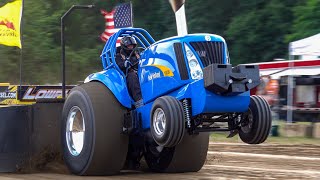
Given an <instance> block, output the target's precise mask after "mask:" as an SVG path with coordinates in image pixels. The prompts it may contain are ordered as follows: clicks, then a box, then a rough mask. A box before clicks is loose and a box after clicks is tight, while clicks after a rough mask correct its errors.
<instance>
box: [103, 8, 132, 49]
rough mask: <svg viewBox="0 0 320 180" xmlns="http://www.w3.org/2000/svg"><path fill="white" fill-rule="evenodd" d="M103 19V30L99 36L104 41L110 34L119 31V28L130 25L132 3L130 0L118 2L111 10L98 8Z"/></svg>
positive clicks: (118, 43)
mask: <svg viewBox="0 0 320 180" xmlns="http://www.w3.org/2000/svg"><path fill="white" fill-rule="evenodd" d="M100 12H101V14H102V15H103V16H104V19H105V23H106V24H105V25H106V27H105V31H104V32H103V33H102V34H101V36H100V38H101V40H102V41H104V42H106V41H107V40H108V39H109V38H110V36H111V35H113V34H114V33H116V32H117V31H119V29H121V28H125V27H132V26H133V23H132V5H131V2H129V3H123V4H119V5H118V6H116V7H114V8H113V9H112V11H111V12H107V11H105V10H102V9H101V10H100ZM119 45H120V40H119V39H118V40H117V46H119Z"/></svg>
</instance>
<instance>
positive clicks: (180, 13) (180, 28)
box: [169, 0, 188, 36]
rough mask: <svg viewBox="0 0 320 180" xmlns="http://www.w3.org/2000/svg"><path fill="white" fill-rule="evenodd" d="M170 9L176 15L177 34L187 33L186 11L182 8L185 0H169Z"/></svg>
mask: <svg viewBox="0 0 320 180" xmlns="http://www.w3.org/2000/svg"><path fill="white" fill-rule="evenodd" d="M169 2H170V4H171V7H172V10H173V12H174V13H175V16H176V25H177V32H178V36H183V35H187V34H188V28H187V21H186V13H185V8H184V3H185V0H169Z"/></svg>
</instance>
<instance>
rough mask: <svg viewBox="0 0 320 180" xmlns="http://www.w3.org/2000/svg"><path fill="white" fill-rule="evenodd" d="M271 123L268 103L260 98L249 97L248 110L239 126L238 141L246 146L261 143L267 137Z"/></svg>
mask: <svg viewBox="0 0 320 180" xmlns="http://www.w3.org/2000/svg"><path fill="white" fill-rule="evenodd" d="M271 123H272V118H271V110H270V106H269V104H268V102H267V101H266V100H265V99H264V98H262V97H260V96H251V97H250V105H249V109H248V111H247V112H246V113H245V114H244V116H243V119H242V121H241V124H240V125H241V127H240V129H239V136H240V139H241V140H242V141H243V142H245V143H248V144H260V143H263V142H264V141H265V140H266V139H267V137H268V135H269V132H270V129H271Z"/></svg>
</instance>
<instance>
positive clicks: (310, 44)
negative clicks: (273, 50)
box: [289, 33, 320, 59]
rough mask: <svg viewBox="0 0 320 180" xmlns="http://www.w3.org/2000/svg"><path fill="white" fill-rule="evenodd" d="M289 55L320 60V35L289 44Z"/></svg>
mask: <svg viewBox="0 0 320 180" xmlns="http://www.w3.org/2000/svg"><path fill="white" fill-rule="evenodd" d="M289 55H290V56H295V55H300V56H301V57H302V59H312V58H316V59H317V58H318V57H319V56H320V33H319V34H316V35H314V36H310V37H308V38H305V39H301V40H298V41H294V42H291V43H290V44H289Z"/></svg>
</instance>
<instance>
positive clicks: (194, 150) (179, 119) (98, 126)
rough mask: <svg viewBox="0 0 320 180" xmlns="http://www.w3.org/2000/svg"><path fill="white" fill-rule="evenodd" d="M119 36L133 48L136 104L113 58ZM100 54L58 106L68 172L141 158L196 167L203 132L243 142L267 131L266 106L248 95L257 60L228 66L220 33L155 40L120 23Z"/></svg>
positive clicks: (99, 171)
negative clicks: (98, 66)
mask: <svg viewBox="0 0 320 180" xmlns="http://www.w3.org/2000/svg"><path fill="white" fill-rule="evenodd" d="M127 35H130V36H133V37H135V39H136V40H137V42H138V46H137V49H138V50H139V52H140V60H139V64H138V65H137V66H138V68H137V69H138V71H137V73H138V77H139V81H140V86H141V92H142V97H143V105H142V106H140V107H138V108H135V106H134V101H133V98H132V97H130V95H129V93H128V90H127V85H126V74H125V73H123V72H122V71H121V70H120V68H119V67H118V66H117V64H116V62H115V55H116V53H117V48H116V41H117V39H118V38H121V37H124V36H127ZM101 60H102V65H103V71H101V72H97V73H93V74H91V75H89V76H88V77H87V78H86V79H85V82H84V83H83V84H82V85H79V86H77V87H75V88H73V89H72V90H71V92H70V93H69V95H68V97H67V99H66V101H65V104H64V107H63V122H62V131H61V137H62V146H63V156H64V160H65V163H66V164H67V166H68V168H69V170H70V171H71V172H72V173H74V174H77V175H112V174H117V173H119V172H120V170H122V169H132V168H137V167H138V166H139V163H140V161H141V159H144V161H145V162H146V164H147V165H148V167H149V168H150V169H151V170H152V171H155V172H196V171H199V170H200V169H201V168H202V166H203V164H204V162H205V160H206V156H207V150H208V144H209V133H210V132H213V131H229V132H230V135H229V136H234V135H236V134H239V136H240V138H241V140H242V141H243V142H245V143H248V144H259V143H262V142H264V141H265V140H266V138H267V137H268V134H269V131H270V127H271V113H270V108H269V105H268V103H267V102H266V101H265V100H264V99H263V98H261V97H259V96H250V89H252V88H254V87H256V86H257V85H258V84H259V83H260V78H259V69H258V66H255V65H238V66H236V67H232V65H231V64H230V62H229V61H230V58H229V54H228V49H227V44H226V42H225V40H224V39H223V38H222V37H221V36H218V35H214V34H188V35H185V36H175V37H171V38H167V39H163V40H160V41H157V42H155V41H154V39H153V38H152V37H151V36H150V34H149V33H148V32H147V31H146V30H144V29H141V28H124V29H121V30H119V31H118V32H117V33H115V34H114V35H112V36H111V38H110V39H109V40H108V41H107V43H106V45H105V47H104V49H103V51H102V54H101ZM221 122H224V123H225V124H227V126H226V127H224V128H223V127H221V126H218V125H217V124H218V123H221Z"/></svg>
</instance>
